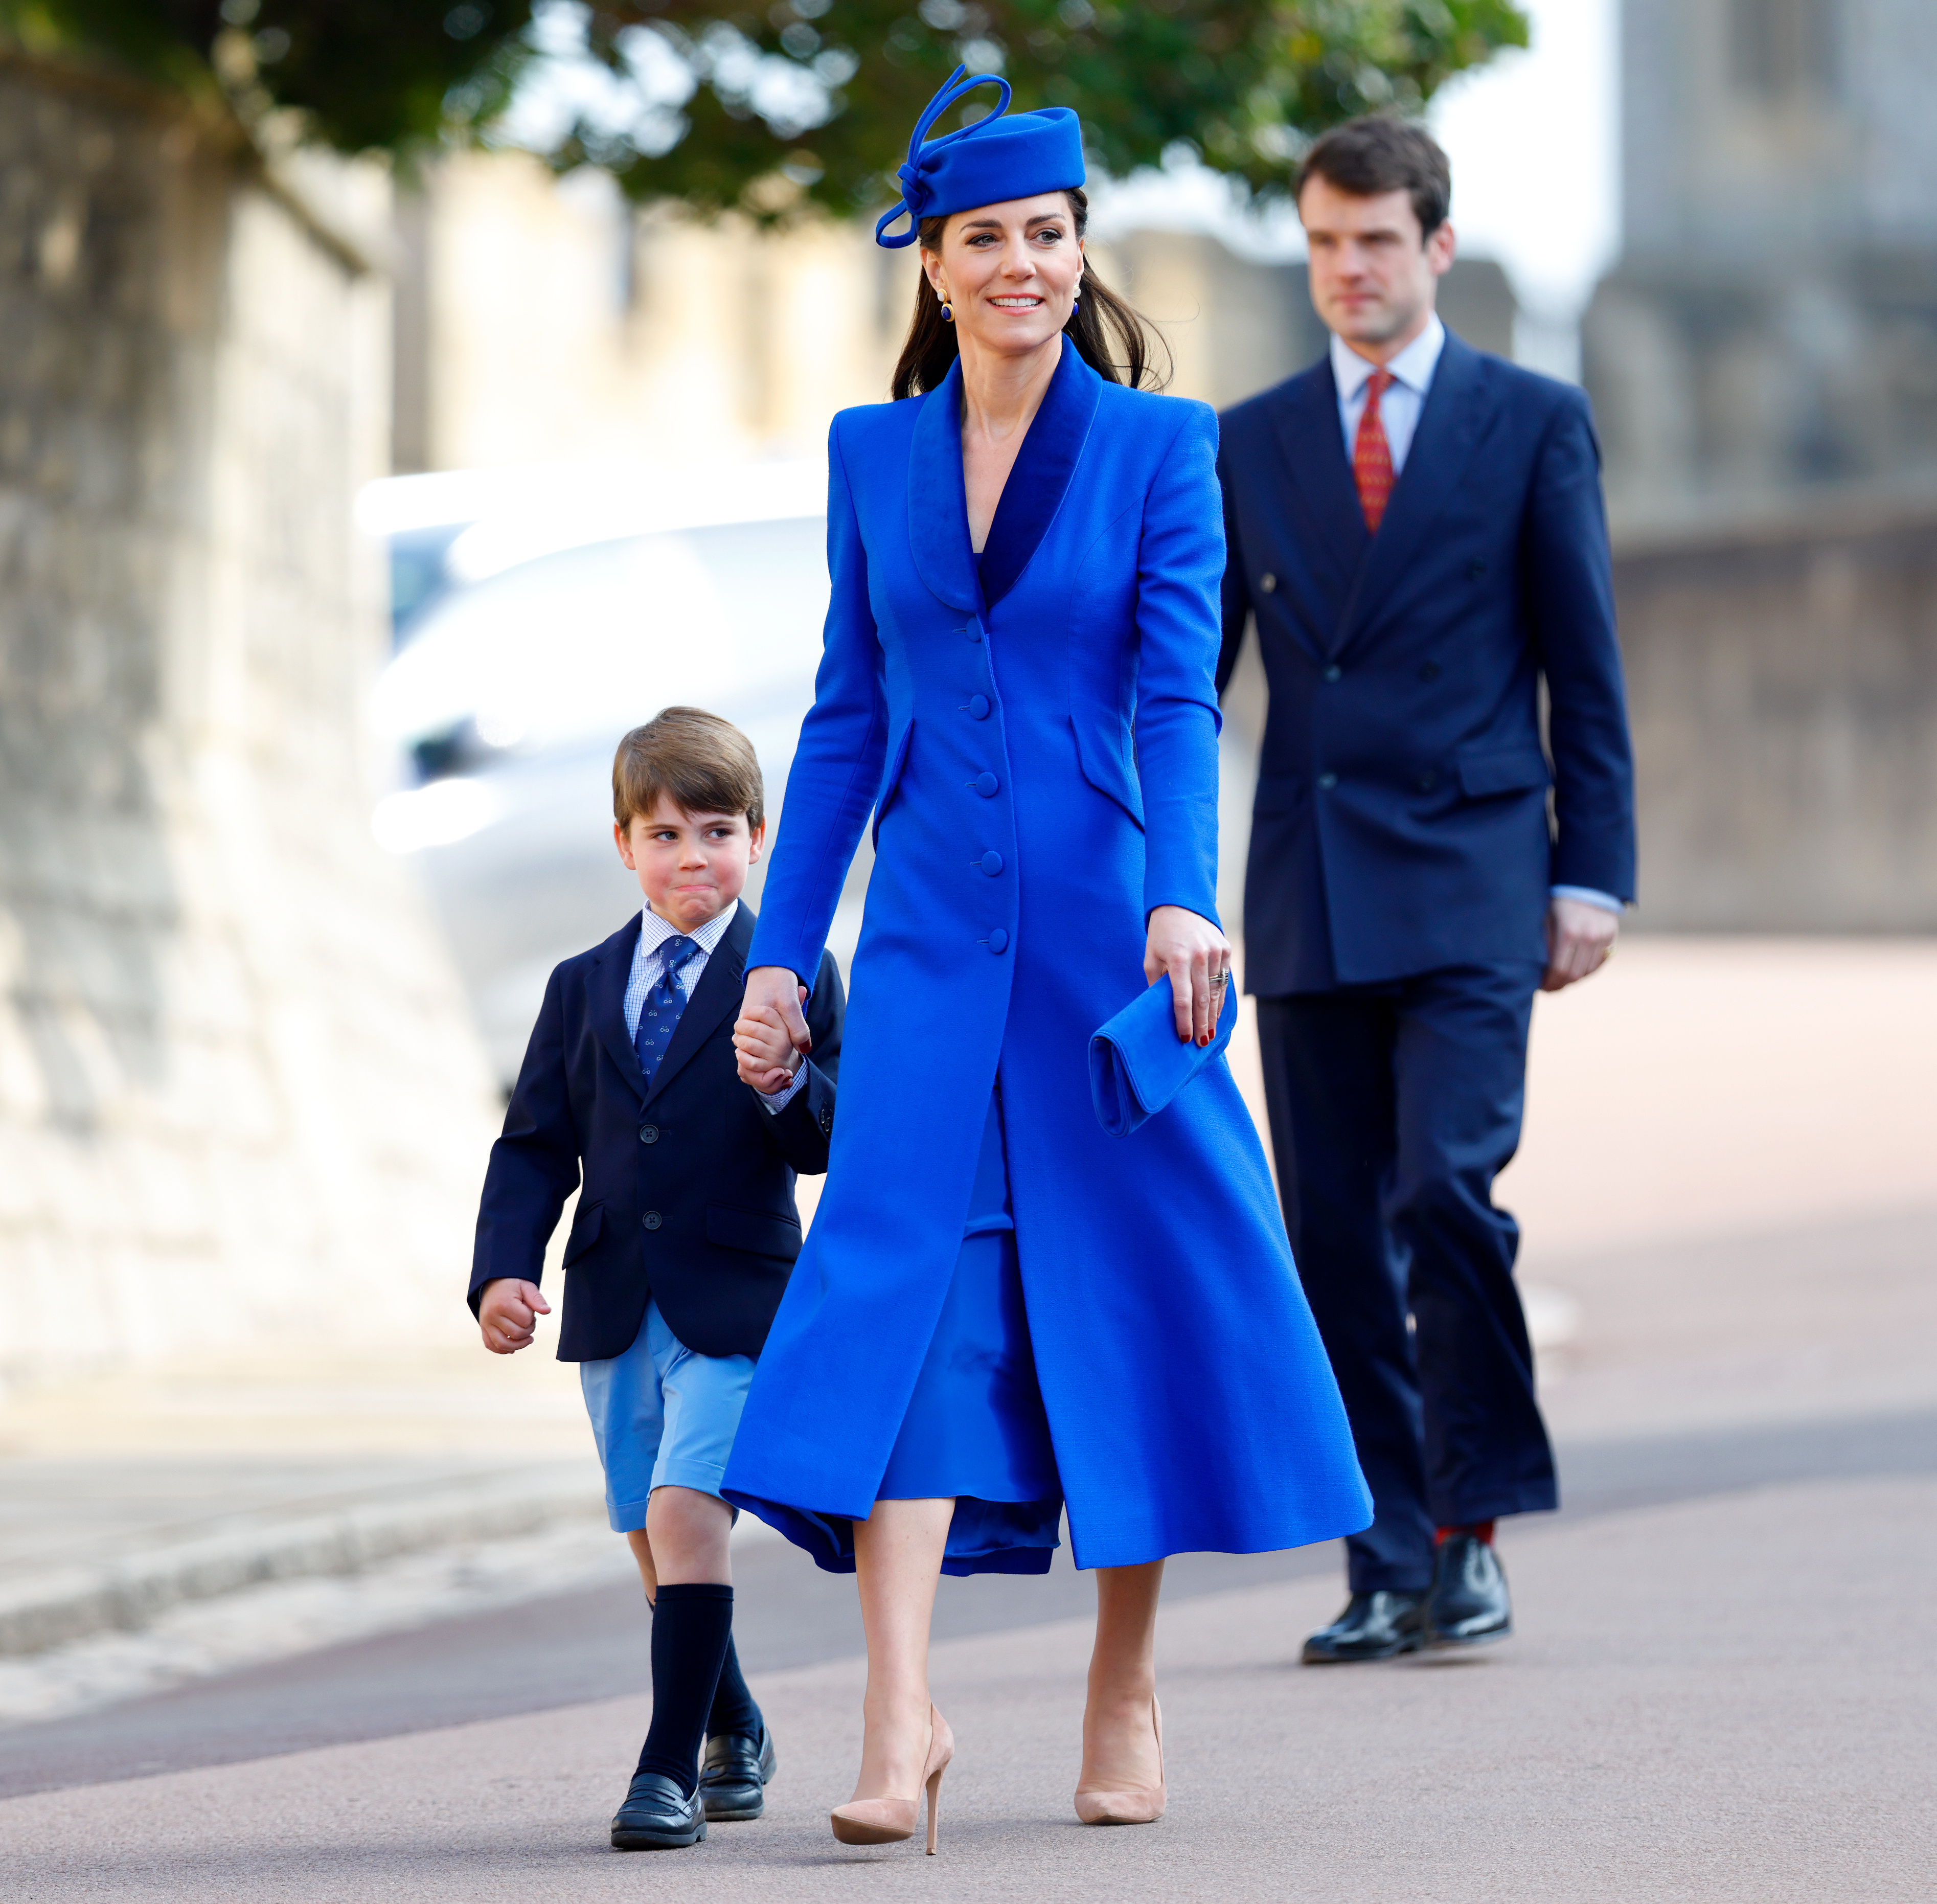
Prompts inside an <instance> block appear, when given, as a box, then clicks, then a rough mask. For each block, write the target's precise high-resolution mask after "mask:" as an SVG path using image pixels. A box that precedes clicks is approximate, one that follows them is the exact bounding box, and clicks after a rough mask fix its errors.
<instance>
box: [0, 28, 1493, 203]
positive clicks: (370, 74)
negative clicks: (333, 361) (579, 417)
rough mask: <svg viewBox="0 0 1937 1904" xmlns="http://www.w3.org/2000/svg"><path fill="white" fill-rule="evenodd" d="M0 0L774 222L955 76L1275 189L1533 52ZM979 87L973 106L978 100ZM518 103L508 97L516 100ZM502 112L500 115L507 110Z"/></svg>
mask: <svg viewBox="0 0 1937 1904" xmlns="http://www.w3.org/2000/svg"><path fill="white" fill-rule="evenodd" d="M534 11H535V12H536V14H537V17H536V19H535V20H534V17H533V14H534ZM0 29H4V30H6V31H9V32H11V33H12V34H13V35H14V37H15V38H17V39H18V40H20V41H23V42H24V43H25V44H28V45H29V46H30V47H59V48H66V49H70V50H73V49H78V50H81V51H83V52H86V53H93V54H95V55H97V56H105V57H108V58H110V59H114V60H117V61H118V62H120V63H121V64H123V65H127V66H130V67H132V68H135V69H136V70H138V71H143V72H145V73H147V74H150V76H152V77H156V78H159V79H162V80H166V81H167V82H168V83H173V84H176V85H178V86H187V87H190V88H194V87H196V86H208V87H211V88H212V87H213V86H215V85H217V84H220V86H222V88H223V89H225V90H226V92H228V93H229V96H230V97H231V98H232V99H235V101H236V102H238V104H239V105H241V106H242V108H244V111H245V114H246V113H247V112H251V111H262V110H266V109H268V108H277V107H280V108H296V109H299V111H301V112H302V114H304V115H305V118H306V121H307V123H308V126H309V127H310V128H311V132H312V133H313V135H314V136H315V137H317V138H321V139H323V140H326V141H328V142H329V143H330V144H334V145H335V146H337V147H341V148H342V149H344V150H350V151H357V150H368V149H371V148H377V149H383V150H389V151H392V152H395V153H402V154H406V155H408V153H411V152H413V151H416V150H422V149H423V148H424V147H426V146H427V145H429V144H432V142H434V141H449V140H452V139H462V138H480V139H483V140H485V141H516V142H517V143H520V144H528V145H529V146H531V147H532V148H533V149H534V150H538V152H540V153H541V154H542V155H543V156H544V157H545V158H546V159H548V160H549V161H550V162H551V163H552V164H553V165H555V166H556V167H558V168H559V169H561V170H564V169H568V168H571V167H572V166H574V165H581V164H586V163H592V164H596V165H602V166H605V167H606V168H608V169H610V170H611V171H612V172H613V173H614V175H615V176H616V177H617V178H618V179H619V180H620V183H622V184H623V186H624V187H625V189H626V190H627V191H628V192H629V193H631V194H632V196H634V197H635V198H636V199H641V200H646V199H660V198H673V199H682V200H684V201H685V202H687V204H689V205H692V206H693V208H695V209H696V210H698V211H702V212H705V213H713V212H718V211H726V210H728V209H738V210H741V211H747V212H749V213H750V214H752V215H753V216H754V217H756V218H759V219H760V220H763V221H771V220H778V219H784V218H786V217H789V216H791V215H792V214H793V213H794V212H796V211H798V210H799V209H800V208H802V207H805V206H806V205H820V206H822V207H824V208H827V209H829V210H831V211H835V212H837V213H840V214H849V213H852V212H853V211H859V210H862V209H865V208H868V207H871V206H878V205H881V204H883V203H884V202H887V199H889V198H890V197H891V196H892V189H891V188H890V185H889V183H888V177H889V176H890V175H891V174H892V173H893V170H894V168H895V166H896V164H897V163H899V161H900V159H901V158H902V155H903V153H904V152H905V149H906V143H907V138H908V128H909V127H910V126H911V124H912V123H913V121H914V117H915V115H916V114H917V111H919V110H920V107H921V106H922V105H923V103H924V102H926V100H927V99H928V98H929V96H930V95H931V94H932V92H934V90H935V88H936V86H938V85H939V84H940V83H941V81H942V80H943V79H944V78H945V77H947V74H948V73H949V71H950V70H951V69H952V68H953V67H954V66H955V65H956V64H957V63H958V62H960V63H963V64H965V65H967V66H968V68H969V69H970V70H971V71H976V72H983V71H987V72H1000V73H1001V74H1003V75H1004V77H1006V78H1008V80H1010V81H1011V83H1012V84H1013V85H1014V87H1015V89H1016V94H1017V104H1018V105H1021V106H1032V105H1069V106H1074V107H1075V108H1077V110H1078V111H1080V112H1081V114H1082V115H1083V120H1084V129H1085V132H1086V133H1087V136H1088V138H1089V141H1090V147H1091V150H1092V151H1093V154H1094V156H1095V159H1096V162H1097V164H1098V165H1099V167H1100V168H1102V170H1104V171H1107V172H1110V173H1112V174H1117V175H1119V176H1120V175H1122V174H1125V173H1127V172H1129V171H1132V170H1133V169H1135V168H1136V167H1138V166H1139V165H1153V164H1156V163H1157V162H1159V161H1160V160H1161V159H1163V157H1164V156H1165V155H1166V153H1171V152H1172V151H1175V150H1178V149H1180V148H1181V149H1184V150H1190V151H1193V152H1195V153H1196V154H1198V155H1199V156H1201V157H1202V159H1204V160H1205V162H1206V163H1208V164H1209V165H1211V166H1213V167H1214V168H1217V170H1219V171H1222V172H1224V173H1226V174H1229V175H1230V176H1232V177H1235V178H1238V179H1241V180H1243V181H1244V183H1245V184H1246V185H1247V186H1248V187H1249V188H1250V190H1251V191H1252V192H1253V193H1256V194H1258V195H1260V196H1266V197H1269V196H1272V195H1273V194H1275V193H1281V192H1282V191H1283V190H1284V189H1285V187H1286V186H1287V183H1288V182H1289V180H1290V174H1291V171H1292V168H1293V166H1294V165H1295V164H1296V159H1297V156H1298V154H1299V151H1300V150H1301V149H1302V146H1303V144H1305V142H1306V141H1308V139H1309V138H1310V137H1311V135H1313V134H1314V133H1315V132H1319V131H1321V130H1322V129H1323V128H1324V127H1325V126H1328V125H1331V124H1333V123H1336V122H1337V121H1338V120H1341V119H1345V118H1349V117H1351V116H1352V115H1353V114H1357V113H1361V112H1365V111H1371V110H1375V109H1377V108H1381V107H1391V108H1397V109H1399V110H1401V111H1416V110H1417V109H1418V108H1420V107H1421V106H1423V104H1424V103H1425V102H1426V100H1427V99H1429V98H1430V97H1431V96H1432V93H1433V92H1434V91H1435V89H1437V88H1438V86H1440V85H1441V84H1442V83H1444V81H1445V80H1447V79H1448V78H1450V77H1451V76H1452V75H1453V74H1456V73H1458V72H1460V71H1463V70H1465V69H1466V68H1469V67H1471V66H1474V65H1478V64H1480V63H1481V62H1483V61H1484V60H1486V59H1488V58H1489V57H1490V56H1491V55H1492V54H1493V53H1494V52H1495V51H1496V50H1498V49H1499V48H1500V47H1505V46H1524V45H1525V44H1526V19H1525V17H1524V15H1523V13H1522V12H1521V11H1520V8H1519V7H1518V6H1517V5H1514V4H1513V0H1144V4H1142V5H1118V4H1115V0H778V4H774V5H768V6H767V7H765V8H761V7H759V6H757V5H689V4H686V0H587V3H586V4H577V3H576V0H540V4H539V5H538V7H537V8H536V9H535V10H534V8H533V6H532V0H456V4H451V0H427V3H426V0H0ZM990 97H991V95H990V93H988V92H982V93H979V94H978V95H977V96H975V103H972V104H971V105H969V106H968V107H967V108H965V112H966V113H967V114H968V116H970V117H973V116H974V115H975V114H978V113H979V112H981V111H984V110H986V109H987V108H986V104H985V103H984V102H987V100H988V99H990ZM514 101H515V103H514ZM508 109H509V110H508Z"/></svg>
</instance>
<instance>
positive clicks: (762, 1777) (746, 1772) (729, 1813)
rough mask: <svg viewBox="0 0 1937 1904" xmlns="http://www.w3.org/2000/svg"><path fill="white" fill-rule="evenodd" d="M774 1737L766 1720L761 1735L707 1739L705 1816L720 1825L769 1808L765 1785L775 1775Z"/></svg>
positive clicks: (702, 1788)
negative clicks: (755, 1736) (768, 1728)
mask: <svg viewBox="0 0 1937 1904" xmlns="http://www.w3.org/2000/svg"><path fill="white" fill-rule="evenodd" d="M774 1763H775V1761H774V1736H773V1734H772V1733H770V1732H769V1731H768V1730H767V1727H766V1721H765V1720H764V1719H763V1720H762V1721H761V1722H760V1730H759V1736H758V1737H757V1738H751V1737H749V1736H748V1735H747V1734H746V1733H743V1732H723V1733H720V1736H718V1737H717V1739H708V1741H707V1742H706V1763H705V1765H704V1766H702V1768H701V1769H700V1773H699V1796H700V1797H701V1798H702V1799H703V1800H704V1801H705V1805H706V1815H707V1816H708V1818H711V1820H712V1821H714V1824H723V1823H724V1822H726V1821H727V1820H729V1819H734V1818H758V1817H759V1815H760V1814H761V1813H762V1812H764V1811H765V1809H766V1808H767V1799H766V1788H767V1787H768V1784H769V1783H771V1781H772V1778H773V1775H774Z"/></svg>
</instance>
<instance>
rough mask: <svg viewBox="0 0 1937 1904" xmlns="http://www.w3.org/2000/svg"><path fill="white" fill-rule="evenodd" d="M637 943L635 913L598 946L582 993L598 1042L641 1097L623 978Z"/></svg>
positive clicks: (642, 1081)
mask: <svg viewBox="0 0 1937 1904" xmlns="http://www.w3.org/2000/svg"><path fill="white" fill-rule="evenodd" d="M638 942H639V920H638V914H636V913H635V914H633V916H632V921H631V923H629V924H628V925H626V926H622V927H621V928H620V929H619V930H618V931H617V932H614V934H613V935H612V936H611V938H608V940H607V941H605V944H603V945H602V946H600V947H599V952H598V956H597V957H596V958H594V959H593V961H592V969H591V971H590V972H588V973H587V975H586V979H585V992H586V1000H587V1005H588V1006H589V1008H590V1011H591V1013H592V1028H593V1030H594V1031H596V1032H597V1033H598V1034H599V1043H600V1044H602V1045H604V1046H605V1049H606V1051H608V1053H609V1054H611V1060H612V1062H613V1063H614V1064H616V1065H617V1066H618V1067H619V1069H620V1074H621V1075H623V1077H624V1078H625V1080H626V1083H627V1084H629V1085H631V1086H632V1088H633V1090H635V1091H637V1092H638V1094H639V1096H641V1098H643V1097H644V1096H645V1094H646V1074H645V1073H644V1072H643V1071H641V1069H639V1054H638V1052H636V1051H634V1050H633V1049H632V1040H631V1039H630V1038H628V1037H627V1036H626V980H627V979H629V978H631V977H632V952H633V949H634V947H636V946H637V945H638ZM709 969H710V968H709ZM662 1069H663V1067H662Z"/></svg>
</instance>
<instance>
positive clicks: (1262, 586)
mask: <svg viewBox="0 0 1937 1904" xmlns="http://www.w3.org/2000/svg"><path fill="white" fill-rule="evenodd" d="M1277 587H1278V578H1277V577H1276V576H1275V575H1273V574H1272V573H1271V572H1270V571H1269V569H1267V570H1266V572H1265V573H1264V574H1263V575H1260V577H1259V578H1258V593H1260V595H1269V594H1272V593H1274V591H1275V590H1276V589H1277Z"/></svg>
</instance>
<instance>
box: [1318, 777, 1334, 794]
mask: <svg viewBox="0 0 1937 1904" xmlns="http://www.w3.org/2000/svg"><path fill="white" fill-rule="evenodd" d="M1318 784H1319V785H1320V787H1323V788H1324V790H1326V793H1330V792H1331V790H1332V788H1333V787H1336V786H1337V785H1338V775H1336V774H1320V775H1319V776H1318Z"/></svg>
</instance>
